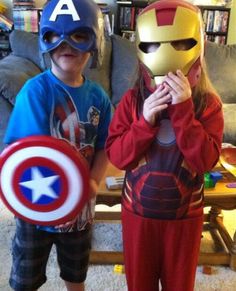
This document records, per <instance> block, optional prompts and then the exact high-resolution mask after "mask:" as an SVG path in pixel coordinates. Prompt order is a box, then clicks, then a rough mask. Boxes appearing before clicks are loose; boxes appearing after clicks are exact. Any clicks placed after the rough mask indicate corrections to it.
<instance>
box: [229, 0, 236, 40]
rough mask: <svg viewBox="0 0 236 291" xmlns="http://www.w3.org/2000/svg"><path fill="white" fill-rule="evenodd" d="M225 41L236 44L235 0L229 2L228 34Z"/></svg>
mask: <svg viewBox="0 0 236 291" xmlns="http://www.w3.org/2000/svg"><path fill="white" fill-rule="evenodd" d="M227 43H228V44H236V0H233V1H232V4H231V11H230V20H229V34H228V42H227Z"/></svg>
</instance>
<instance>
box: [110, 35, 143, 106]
mask: <svg viewBox="0 0 236 291" xmlns="http://www.w3.org/2000/svg"><path fill="white" fill-rule="evenodd" d="M111 39H112V74H111V84H112V85H111V87H112V104H113V105H114V106H117V104H118V103H119V102H120V99H121V97H122V96H123V94H124V93H125V92H126V91H127V90H128V89H129V88H131V87H132V86H133V85H134V83H135V81H136V76H137V72H138V60H137V57H136V49H135V45H134V43H132V42H130V41H129V40H128V39H126V38H122V37H121V36H118V35H112V36H111Z"/></svg>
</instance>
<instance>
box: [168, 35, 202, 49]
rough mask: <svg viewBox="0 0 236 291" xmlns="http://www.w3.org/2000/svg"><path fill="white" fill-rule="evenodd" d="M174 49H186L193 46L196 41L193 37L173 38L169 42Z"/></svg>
mask: <svg viewBox="0 0 236 291" xmlns="http://www.w3.org/2000/svg"><path fill="white" fill-rule="evenodd" d="M170 44H171V45H172V47H173V48H174V49H176V50H177V51H188V50H190V49H191V48H193V47H194V46H195V45H196V44H197V42H196V40H195V39H193V38H188V39H182V40H175V41H172V42H171V43H170Z"/></svg>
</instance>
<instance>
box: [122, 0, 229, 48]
mask: <svg viewBox="0 0 236 291" xmlns="http://www.w3.org/2000/svg"><path fill="white" fill-rule="evenodd" d="M116 3H117V28H116V32H117V33H118V34H119V35H121V36H123V37H126V38H128V39H130V40H131V41H133V40H135V26H136V17H137V15H138V14H139V13H140V12H141V10H142V9H143V8H145V7H146V6H147V5H148V1H142V0H130V1H129V0H117V1H116ZM198 7H199V8H200V10H201V12H202V16H203V21H204V26H205V33H206V37H207V39H208V40H209V41H213V42H216V43H219V44H226V43H227V37H228V28H229V19H230V8H229V7H225V6H212V5H208V6H204V5H198Z"/></svg>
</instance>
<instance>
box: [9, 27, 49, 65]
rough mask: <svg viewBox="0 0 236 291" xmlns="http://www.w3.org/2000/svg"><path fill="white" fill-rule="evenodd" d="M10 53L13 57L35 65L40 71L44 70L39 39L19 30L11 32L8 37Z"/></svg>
mask: <svg viewBox="0 0 236 291" xmlns="http://www.w3.org/2000/svg"><path fill="white" fill-rule="evenodd" d="M9 41H10V45H11V50H12V53H13V54H14V55H15V56H18V57H23V58H26V59H28V60H30V61H32V62H33V63H34V64H35V65H37V66H38V67H39V68H40V69H41V70H44V69H45V64H44V60H43V58H42V54H41V53H40V51H39V38H38V35H37V34H33V33H30V32H26V31H21V30H13V31H12V32H11V33H10V37H9Z"/></svg>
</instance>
